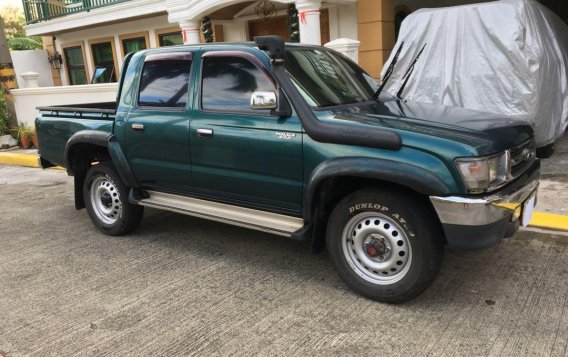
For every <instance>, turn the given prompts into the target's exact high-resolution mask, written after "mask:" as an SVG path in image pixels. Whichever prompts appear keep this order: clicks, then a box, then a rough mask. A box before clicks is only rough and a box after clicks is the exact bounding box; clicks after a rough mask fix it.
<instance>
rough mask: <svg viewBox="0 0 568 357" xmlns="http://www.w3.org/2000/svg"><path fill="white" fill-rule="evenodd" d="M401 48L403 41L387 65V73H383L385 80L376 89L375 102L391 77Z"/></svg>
mask: <svg viewBox="0 0 568 357" xmlns="http://www.w3.org/2000/svg"><path fill="white" fill-rule="evenodd" d="M402 46H404V41H402V42H401V43H400V46H399V47H398V50H397V51H396V53H395V55H394V57H393V59H392V62H391V63H390V65H389V68H388V69H387V72H386V73H385V78H383V81H382V83H381V85H380V86H379V89H377V91H376V92H375V96H374V98H375V100H377V99H379V95H381V92H382V91H383V88H385V85H386V84H387V82H388V80H389V78H390V76H391V75H392V72H393V71H394V66H395V65H396V62H397V61H398V56H399V55H400V51H402Z"/></svg>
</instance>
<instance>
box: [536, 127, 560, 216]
mask: <svg viewBox="0 0 568 357" xmlns="http://www.w3.org/2000/svg"><path fill="white" fill-rule="evenodd" d="M541 163H542V166H541V180H540V188H539V192H538V195H539V202H538V204H537V207H536V208H537V210H539V211H541V212H550V213H555V214H562V215H568V134H566V135H564V136H563V137H562V138H561V139H560V140H558V142H557V143H556V149H555V151H554V154H553V155H552V156H551V157H550V158H549V159H544V160H541Z"/></svg>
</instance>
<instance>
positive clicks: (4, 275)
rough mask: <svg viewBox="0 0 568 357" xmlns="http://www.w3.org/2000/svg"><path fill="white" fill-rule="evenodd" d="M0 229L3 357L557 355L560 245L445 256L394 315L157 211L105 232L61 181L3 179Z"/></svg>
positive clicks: (297, 254)
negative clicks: (119, 230)
mask: <svg viewBox="0 0 568 357" xmlns="http://www.w3.org/2000/svg"><path fill="white" fill-rule="evenodd" d="M0 229H1V234H0V351H1V352H0V356H2V355H5V356H21V355H38V356H46V355H57V356H67V355H78V354H81V355H97V356H105V355H106V356H121V355H137V356H139V355H167V356H173V355H188V354H194V355H227V354H235V355H251V354H260V355H330V354H335V355H347V354H360V355H379V356H380V355H393V356H414V355H425V354H430V355H435V356H438V355H443V356H446V355H448V356H469V355H492V356H496V355H505V356H529V355H530V356H535V355H536V356H566V355H568V347H567V345H568V300H567V299H568V237H566V236H559V235H545V234H540V233H535V232H521V233H518V234H517V235H516V236H515V237H514V238H513V239H511V240H507V241H505V242H503V243H502V244H500V245H499V246H497V247H495V248H492V249H489V250H486V251H483V252H476V253H463V252H451V251H447V252H446V256H445V261H444V265H443V268H442V272H441V275H440V277H439V278H438V280H437V281H436V282H435V283H434V285H433V286H432V287H431V288H430V289H429V290H427V291H426V293H425V294H423V295H422V296H420V297H419V298H418V299H416V300H414V301H412V302H410V303H407V304H404V305H400V306H392V305H386V304H380V303H376V302H371V301H369V300H366V299H364V298H361V297H359V296H357V295H356V294H354V293H352V292H351V291H350V290H349V289H348V288H347V287H346V286H345V285H344V284H343V283H342V282H341V281H340V280H339V278H338V277H337V275H336V274H335V272H334V270H333V268H332V266H331V263H330V261H329V259H328V257H327V255H326V254H321V255H318V256H312V255H311V254H310V253H309V249H308V246H307V245H306V244H305V243H301V242H294V241H290V240H286V239H283V238H279V237H273V236H269V235H266V234H263V233H258V232H254V231H248V230H244V229H239V228H234V227H231V226H226V225H221V224H216V223H212V222H207V221H203V220H198V219H193V218H188V217H185V216H181V215H177V214H173V213H166V212H159V211H153V210H147V211H146V215H145V219H144V221H143V223H142V225H141V226H140V227H139V229H138V230H137V231H136V232H135V234H132V235H130V236H127V237H122V238H112V237H107V236H104V235H101V234H99V233H98V232H97V231H95V230H94V228H93V227H92V225H91V223H90V221H89V219H88V217H87V215H86V213H85V212H84V211H75V210H74V208H73V199H72V185H71V180H70V178H68V177H67V176H65V173H64V172H61V171H59V172H58V171H41V170H38V169H25V168H17V167H6V166H4V167H0Z"/></svg>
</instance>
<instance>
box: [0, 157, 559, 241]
mask: <svg viewBox="0 0 568 357" xmlns="http://www.w3.org/2000/svg"><path fill="white" fill-rule="evenodd" d="M38 158H39V157H38V156H37V155H33V154H16V153H11V152H0V164H6V165H18V166H25V167H38V168H39V167H40V166H39V162H38ZM53 169H56V170H64V168H62V167H60V166H57V167H53ZM529 227H535V228H544V229H550V230H555V231H566V232H568V216H563V215H560V214H553V213H544V212H534V213H533V217H532V219H531V221H530V223H529Z"/></svg>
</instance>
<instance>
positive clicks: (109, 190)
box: [83, 162, 144, 236]
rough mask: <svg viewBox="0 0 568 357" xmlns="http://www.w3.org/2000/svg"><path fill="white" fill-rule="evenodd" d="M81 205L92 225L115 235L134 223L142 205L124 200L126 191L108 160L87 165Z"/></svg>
mask: <svg viewBox="0 0 568 357" xmlns="http://www.w3.org/2000/svg"><path fill="white" fill-rule="evenodd" d="M83 198H84V201H85V207H86V208H87V212H88V214H89V217H90V218H91V221H93V223H94V225H95V227H97V228H98V229H99V230H100V231H102V232H103V233H105V234H108V235H113V236H118V235H123V234H126V233H129V232H131V231H132V230H133V229H134V228H136V227H137V226H138V224H139V223H140V221H141V219H142V215H143V213H144V207H142V206H138V205H132V204H130V203H129V202H128V191H127V189H126V187H125V186H124V184H123V183H122V180H121V179H120V177H119V176H118V174H117V173H116V170H115V169H114V167H113V165H112V164H111V163H108V162H103V163H99V164H97V165H93V166H91V168H90V169H89V171H88V172H87V176H86V177H85V183H84V186H83Z"/></svg>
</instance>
